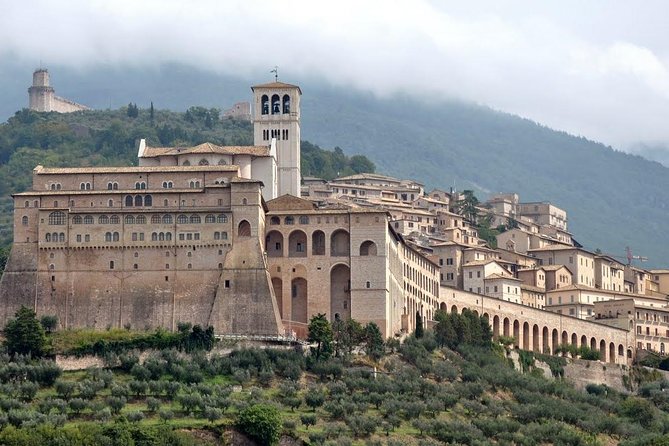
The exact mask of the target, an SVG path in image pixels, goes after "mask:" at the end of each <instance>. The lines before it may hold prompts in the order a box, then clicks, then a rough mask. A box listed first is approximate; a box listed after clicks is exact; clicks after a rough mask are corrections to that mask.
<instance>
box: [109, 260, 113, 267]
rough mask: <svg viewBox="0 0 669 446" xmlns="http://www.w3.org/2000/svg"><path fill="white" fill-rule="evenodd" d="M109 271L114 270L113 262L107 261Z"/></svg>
mask: <svg viewBox="0 0 669 446" xmlns="http://www.w3.org/2000/svg"><path fill="white" fill-rule="evenodd" d="M109 269H114V261H113V260H110V261H109Z"/></svg>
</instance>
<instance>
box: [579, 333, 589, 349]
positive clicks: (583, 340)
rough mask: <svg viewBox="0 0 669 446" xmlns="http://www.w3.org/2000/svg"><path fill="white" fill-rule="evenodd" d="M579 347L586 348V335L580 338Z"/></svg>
mask: <svg viewBox="0 0 669 446" xmlns="http://www.w3.org/2000/svg"><path fill="white" fill-rule="evenodd" d="M580 346H581V347H587V346H588V337H587V336H586V335H583V336H581V345H580Z"/></svg>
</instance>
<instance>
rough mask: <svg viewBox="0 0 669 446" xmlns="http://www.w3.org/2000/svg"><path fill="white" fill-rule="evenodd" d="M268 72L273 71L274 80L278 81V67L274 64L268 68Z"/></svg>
mask: <svg viewBox="0 0 669 446" xmlns="http://www.w3.org/2000/svg"><path fill="white" fill-rule="evenodd" d="M270 73H274V82H279V67H277V66H276V65H274V69H273V70H270Z"/></svg>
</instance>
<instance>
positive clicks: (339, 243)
mask: <svg viewBox="0 0 669 446" xmlns="http://www.w3.org/2000/svg"><path fill="white" fill-rule="evenodd" d="M350 253H351V241H350V237H349V235H348V232H346V231H344V230H343V229H337V230H336V231H335V232H333V233H332V235H331V236H330V255H331V256H333V257H342V256H348V255H350Z"/></svg>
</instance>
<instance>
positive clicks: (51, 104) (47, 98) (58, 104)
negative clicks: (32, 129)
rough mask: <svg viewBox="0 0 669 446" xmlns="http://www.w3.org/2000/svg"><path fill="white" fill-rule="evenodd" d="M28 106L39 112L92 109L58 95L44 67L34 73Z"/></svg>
mask: <svg viewBox="0 0 669 446" xmlns="http://www.w3.org/2000/svg"><path fill="white" fill-rule="evenodd" d="M28 108H30V110H34V111H38V112H58V113H72V112H75V111H81V110H90V109H89V107H86V106H85V105H81V104H78V103H76V102H74V101H70V100H69V99H64V98H61V97H58V96H56V95H55V90H54V88H53V87H52V86H51V85H50V79H49V72H48V71H47V70H46V69H44V68H40V69H38V70H36V71H35V72H34V73H33V84H32V86H31V87H30V88H29V89H28Z"/></svg>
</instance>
